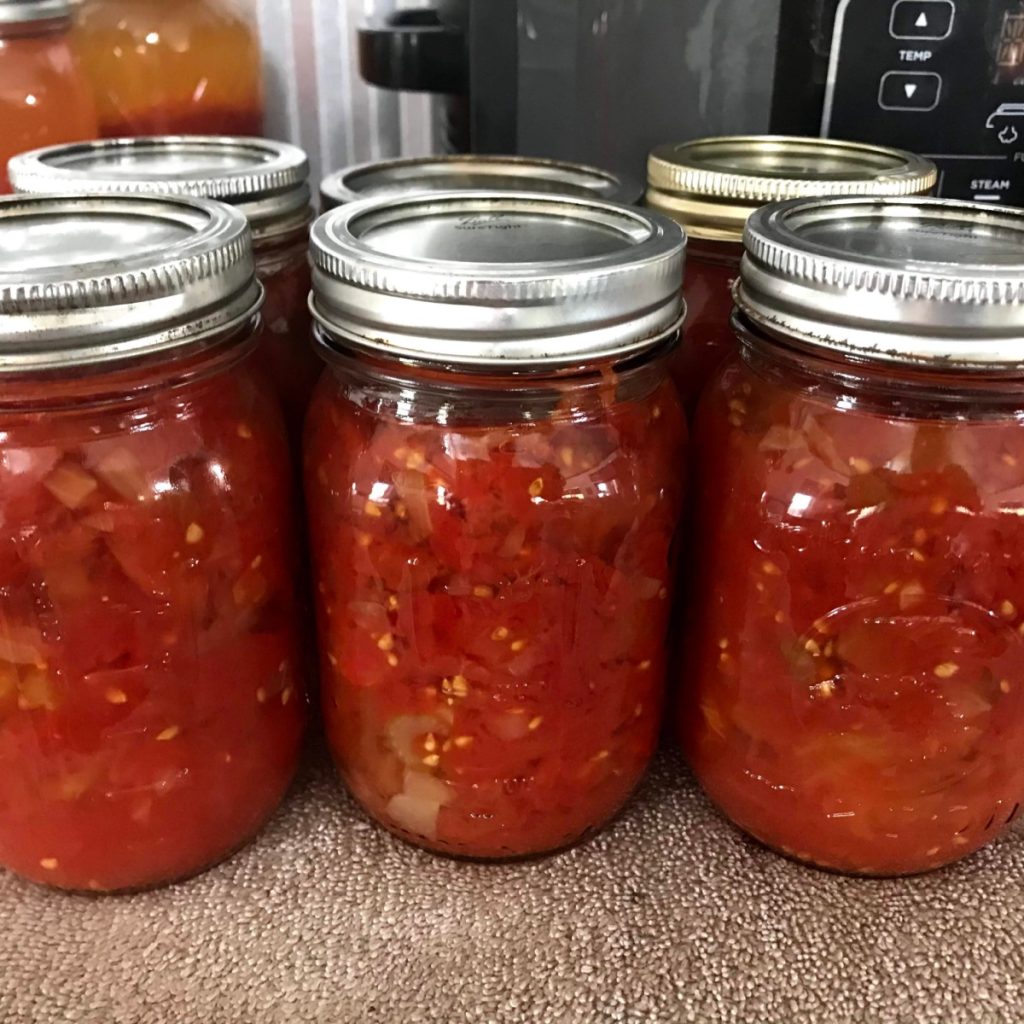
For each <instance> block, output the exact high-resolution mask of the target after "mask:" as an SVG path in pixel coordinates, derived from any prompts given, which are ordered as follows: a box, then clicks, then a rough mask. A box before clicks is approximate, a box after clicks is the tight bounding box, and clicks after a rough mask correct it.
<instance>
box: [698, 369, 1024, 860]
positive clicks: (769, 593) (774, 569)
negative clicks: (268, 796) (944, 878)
mask: <svg viewBox="0 0 1024 1024" xmlns="http://www.w3.org/2000/svg"><path fill="white" fill-rule="evenodd" d="M750 359H751V360H760V361H759V362H755V364H754V365H755V368H751V366H750V365H748V364H747V363H746V362H744V361H741V360H740V359H739V358H734V359H733V360H732V361H731V362H730V363H729V364H728V366H727V368H726V370H725V371H724V372H723V373H722V374H721V375H720V376H719V377H718V378H717V379H716V381H715V382H714V383H713V384H712V386H711V387H710V389H709V391H708V393H707V395H706V397H705V399H704V401H703V402H702V405H701V409H700V413H699V416H698V422H697V426H696V444H695V449H696V451H697V452H698V453H699V463H700V466H699V470H698V478H697V487H696V490H697V492H698V494H699V502H698V521H697V523H696V527H695V530H694V533H693V536H694V537H697V538H700V544H699V546H698V551H697V554H698V576H697V586H696V588H695V591H694V601H693V614H694V616H695V626H696V628H695V629H694V631H693V633H692V638H691V639H692V646H691V648H690V652H689V658H688V672H687V686H686V689H685V691H684V694H683V700H682V703H681V717H680V726H681V732H682V738H683V743H684V746H685V748H686V751H687V753H688V755H689V757H690V760H691V762H692V764H693V767H694V769H695V771H696V773H697V775H698V777H699V779H700V781H701V783H702V784H703V786H704V788H705V789H706V791H707V793H708V794H709V796H710V797H711V799H712V800H714V801H715V803H717V804H718V806H719V807H720V808H721V809H722V810H723V811H724V812H725V814H727V815H728V816H729V817H730V818H731V819H732V820H733V821H734V822H736V823H737V824H738V825H740V826H741V827H742V828H744V829H746V830H747V831H748V832H750V833H751V834H753V835H754V836H756V837H757V838H758V839H760V840H762V841H763V842H765V843H766V844H768V845H770V846H772V847H774V848H776V849H778V850H781V851H784V852H785V853H787V854H790V855H792V856H794V857H797V858H799V859H801V860H805V861H809V862H812V863H814V864H817V865H821V866H824V867H827V868H832V869H836V870H840V871H845V872H854V873H865V874H873V875H898V874H906V873H913V872H919V871H924V870H928V869H931V868H934V867H938V866H940V865H942V864H946V863H948V862H950V861H953V860H956V859H958V858H960V857H962V856H964V855H965V854H968V853H970V852H971V851H973V850H976V849H978V848H979V847H980V846H983V845H984V844H985V843H987V842H989V841H990V840H991V839H992V838H993V837H994V836H996V835H997V834H998V833H999V832H1000V831H1001V830H1002V829H1003V828H1004V827H1005V826H1006V825H1007V823H1008V822H1010V821H1011V820H1012V819H1013V818H1014V817H1015V815H1016V814H1017V812H1018V807H1019V804H1020V802H1021V801H1022V800H1024V758H1022V757H1021V751H1022V750H1024V702H1022V694H1024V639H1022V632H1024V518H1022V512H1024V425H1022V421H1021V417H1020V404H1019V402H1015V400H1013V399H1012V398H1011V400H1010V402H1011V404H1010V405H1009V406H1008V407H1007V406H1006V400H1005V399H1004V400H1003V403H1004V404H1003V409H1002V411H998V410H995V411H991V412H986V411H984V410H985V399H984V398H975V399H973V400H972V399H968V400H966V401H964V402H963V403H961V405H960V406H958V407H956V408H955V409H954V410H953V411H952V412H950V411H945V410H944V409H943V406H942V404H941V403H940V402H938V401H934V400H932V399H925V398H916V397H915V396H914V394H912V393H910V394H902V393H901V395H900V401H901V404H902V411H901V413H900V414H897V413H896V412H894V407H893V400H892V397H891V394H892V393H889V394H888V395H887V394H885V393H882V397H881V398H878V399H877V400H875V399H874V398H872V396H871V394H867V395H861V396H860V397H859V398H857V399H852V398H850V395H849V393H847V394H845V395H844V396H842V398H840V396H839V394H838V392H836V391H835V389H834V388H831V387H830V386H829V385H828V384H827V378H822V377H808V378H807V379H806V380H801V379H800V378H799V376H797V375H795V372H790V367H786V368H785V372H784V371H783V369H777V368H776V367H775V365H774V364H773V363H772V362H771V360H769V358H768V356H767V355H766V356H764V357H763V358H762V357H761V356H760V355H758V354H757V353H754V354H752V355H751V356H750ZM931 394H932V395H933V396H934V394H935V392H932V393H931ZM947 408H948V399H947Z"/></svg>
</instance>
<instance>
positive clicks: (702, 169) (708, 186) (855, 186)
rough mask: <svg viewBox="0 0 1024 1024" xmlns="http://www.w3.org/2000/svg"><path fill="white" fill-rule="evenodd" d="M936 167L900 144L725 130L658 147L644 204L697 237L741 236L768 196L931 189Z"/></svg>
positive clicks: (905, 192) (898, 192) (780, 198)
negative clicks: (747, 133)
mask: <svg viewBox="0 0 1024 1024" xmlns="http://www.w3.org/2000/svg"><path fill="white" fill-rule="evenodd" d="M937 180H938V170H937V168H936V167H935V165H934V164H933V163H932V162H931V161H930V160H928V159H927V158H925V157H921V156H918V155H917V154H915V153H911V152H908V151H906V150H902V149H895V148H892V147H889V146H878V145H873V144H868V143H861V142H848V141H845V140H841V139H822V138H815V137H802V136H791V135H725V136H717V137H709V138H701V139H693V140H691V141H688V142H680V143H667V144H664V145H661V146H657V147H655V149H653V150H652V151H651V154H650V156H649V158H648V161H647V203H648V205H649V206H652V207H653V208H654V209H657V210H660V211H661V212H662V213H665V214H667V215H668V216H670V217H673V218H674V219H675V220H677V221H679V222H680V223H681V224H683V225H684V227H686V229H687V231H688V232H689V233H690V234H691V235H692V236H693V237H701V238H705V239H714V240H721V241H736V242H740V241H742V238H743V226H744V224H745V223H746V221H747V218H748V217H749V216H750V215H751V214H752V213H753V212H754V211H755V210H756V209H758V208H759V207H761V206H764V205H766V204H768V203H776V202H782V201H784V200H788V199H797V198H805V197H812V196H815V197H816V196H821V197H824V196H853V195H885V196H905V195H918V194H921V193H925V192H928V191H929V190H930V189H931V188H933V187H934V185H935V182H936V181H937Z"/></svg>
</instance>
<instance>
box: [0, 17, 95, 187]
mask: <svg viewBox="0 0 1024 1024" xmlns="http://www.w3.org/2000/svg"><path fill="white" fill-rule="evenodd" d="M70 27H71V4H70V3H69V2H68V0H0V126H2V127H3V131H2V132H0V193H6V192H10V190H11V186H10V182H9V181H8V180H7V161H8V160H9V159H10V158H11V157H12V156H14V155H15V154H16V153H21V152H23V151H24V150H26V149H34V148H36V147H37V146H48V145H50V144H52V143H56V142H72V141H75V140H77V139H91V138H93V137H94V136H95V135H96V110H95V107H94V106H93V101H92V92H91V90H90V88H89V83H88V81H86V79H85V78H84V77H83V75H82V72H81V70H80V69H79V66H78V63H77V60H76V58H75V53H74V51H73V50H72V47H71V44H70V42H69V38H68V36H69V30H70Z"/></svg>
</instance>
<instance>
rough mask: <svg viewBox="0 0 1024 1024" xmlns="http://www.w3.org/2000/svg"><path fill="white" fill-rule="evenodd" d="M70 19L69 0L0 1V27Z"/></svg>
mask: <svg viewBox="0 0 1024 1024" xmlns="http://www.w3.org/2000/svg"><path fill="white" fill-rule="evenodd" d="M70 17H71V3H70V0H0V25H12V24H17V23H19V22H28V21H49V20H51V19H53V18H70Z"/></svg>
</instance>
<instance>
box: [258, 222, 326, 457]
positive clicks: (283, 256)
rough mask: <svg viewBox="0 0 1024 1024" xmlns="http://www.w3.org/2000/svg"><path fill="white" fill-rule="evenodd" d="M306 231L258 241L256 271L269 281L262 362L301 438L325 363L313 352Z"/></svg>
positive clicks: (264, 317) (265, 306) (289, 424)
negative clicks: (286, 240) (282, 238)
mask: <svg viewBox="0 0 1024 1024" xmlns="http://www.w3.org/2000/svg"><path fill="white" fill-rule="evenodd" d="M307 251H308V244H307V239H306V233H305V232H303V233H302V236H301V238H300V239H299V240H298V242H295V241H292V242H290V243H285V244H272V243H270V242H267V243H262V244H258V245H257V248H256V273H257V274H258V276H259V278H260V280H261V281H262V282H263V287H264V289H265V291H266V300H265V302H264V304H263V337H262V340H261V344H260V346H259V349H258V350H257V361H258V363H259V364H260V366H261V367H262V369H263V371H264V372H265V373H266V375H267V376H268V378H269V379H270V381H271V383H272V384H273V386H274V388H275V389H276V390H277V392H278V394H279V395H280V396H281V401H282V403H283V404H284V411H285V418H286V420H287V423H288V427H289V429H290V430H291V432H292V434H293V435H294V437H295V438H296V439H300V438H301V436H302V424H303V420H304V419H305V416H306V409H307V408H308V406H309V400H310V398H311V397H312V394H313V388H314V387H316V382H317V380H318V379H319V377H320V371H321V370H322V369H323V363H322V362H321V361H320V358H319V356H317V354H316V352H314V351H313V346H312V344H311V337H312V326H311V320H312V318H311V317H310V314H309V287H310V280H309V279H310V269H309V258H308V255H307Z"/></svg>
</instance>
